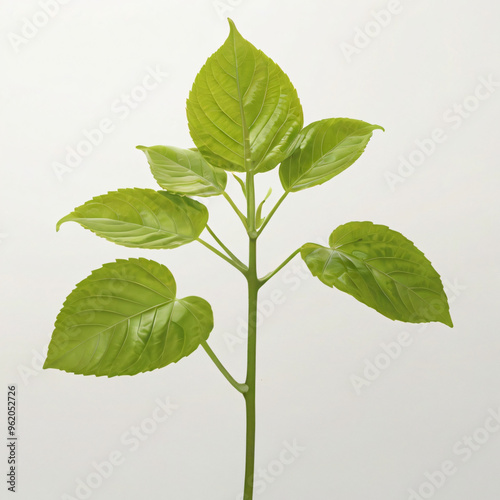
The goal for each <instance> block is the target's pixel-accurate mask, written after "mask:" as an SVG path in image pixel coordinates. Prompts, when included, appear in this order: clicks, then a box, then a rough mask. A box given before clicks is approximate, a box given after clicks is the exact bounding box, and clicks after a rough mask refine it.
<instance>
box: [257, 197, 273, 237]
mask: <svg viewBox="0 0 500 500" xmlns="http://www.w3.org/2000/svg"><path fill="white" fill-rule="evenodd" d="M272 192H273V188H269V191H268V192H267V194H266V196H265V198H264V199H263V200H262V201H261V202H260V204H259V206H258V207H257V213H256V214H255V218H256V223H257V229H259V227H260V226H262V223H263V222H264V220H265V217H262V208H263V207H264V203H265V202H266V201H267V199H268V198H269V196H271V193H272Z"/></svg>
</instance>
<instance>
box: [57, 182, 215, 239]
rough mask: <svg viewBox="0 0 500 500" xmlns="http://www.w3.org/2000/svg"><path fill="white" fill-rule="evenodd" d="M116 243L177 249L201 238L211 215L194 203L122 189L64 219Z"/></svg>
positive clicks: (93, 201)
mask: <svg viewBox="0 0 500 500" xmlns="http://www.w3.org/2000/svg"><path fill="white" fill-rule="evenodd" d="M69 221H74V222H78V223H79V224H81V225H82V226H83V227H85V228H86V229H90V230H91V231H92V232H93V233H95V234H97V236H101V237H102V238H106V239H107V240H109V241H112V242H113V243H117V244H119V245H123V246H126V247H135V248H176V247H178V246H180V245H184V244H186V243H189V242H191V241H193V240H196V239H197V238H198V236H199V235H200V234H201V232H202V231H203V229H204V228H205V226H206V225H207V221H208V211H207V209H206V207H205V206H204V205H202V204H201V203H198V202H197V201H195V200H192V199H190V198H186V197H184V196H178V195H176V194H170V193H165V192H164V191H159V192H158V191H154V190H153V189H139V188H134V189H119V190H118V191H113V192H110V193H108V194H104V195H102V196H96V197H95V198H93V199H92V200H90V201H88V202H87V203H85V204H83V205H81V206H80V207H77V208H75V210H74V211H73V212H72V213H70V214H69V215H67V216H66V217H63V218H62V219H61V220H60V221H59V222H58V223H57V227H56V228H57V230H59V227H60V226H61V224H63V223H64V222H69Z"/></svg>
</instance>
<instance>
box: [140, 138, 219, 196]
mask: <svg viewBox="0 0 500 500" xmlns="http://www.w3.org/2000/svg"><path fill="white" fill-rule="evenodd" d="M137 149H139V150H141V151H143V152H144V154H145V155H146V158H147V160H148V163H149V165H150V168H151V173H152V174H153V177H154V178H155V179H156V182H158V184H159V185H160V186H161V187H162V188H164V189H166V190H167V191H169V192H171V193H174V194H179V195H190V196H217V195H220V194H222V192H223V191H224V189H225V187H226V184H227V174H226V172H225V171H224V170H221V169H216V168H215V167H212V165H210V164H209V163H208V162H207V161H206V160H205V158H204V157H203V156H202V155H201V154H200V153H199V152H198V151H196V150H195V151H193V150H190V149H181V148H176V147H173V146H151V147H146V146H137Z"/></svg>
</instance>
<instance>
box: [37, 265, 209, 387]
mask: <svg viewBox="0 0 500 500" xmlns="http://www.w3.org/2000/svg"><path fill="white" fill-rule="evenodd" d="M175 293H176V285H175V280H174V277H173V276H172V273H171V272H170V271H169V270H168V269H167V268H166V267H165V266H163V265H161V264H158V263H157V262H154V261H152V260H146V259H129V260H117V261H116V262H112V263H110V264H105V265H104V266H103V267H101V268H100V269H97V270H95V271H93V272H92V274H91V275H90V276H89V277H87V278H85V279H84V280H83V281H81V282H80V283H78V285H76V288H75V289H74V290H73V291H72V292H71V293H70V295H69V296H68V297H67V299H66V301H65V302H64V305H63V308H62V309H61V312H60V313H59V315H58V316H57V320H56V324H55V330H54V333H53V334H52V339H51V341H50V345H49V351H48V355H47V359H46V361H45V364H44V365H43V367H44V368H58V369H60V370H64V371H66V372H71V373H77V374H82V375H97V376H102V375H107V376H108V377H114V376H116V375H135V374H137V373H141V372H147V371H151V370H155V369H157V368H162V367H163V366H166V365H168V364H170V363H175V362H177V361H179V359H181V358H183V357H185V356H188V355H189V354H191V353H192V352H193V351H194V350H195V349H196V348H197V347H198V346H199V345H200V343H201V342H202V341H205V340H206V339H207V338H208V336H209V334H210V332H211V331H212V328H213V315H212V309H211V307H210V304H209V303H208V302H206V301H205V300H203V299H202V298H200V297H186V298H184V299H177V298H176V297H175Z"/></svg>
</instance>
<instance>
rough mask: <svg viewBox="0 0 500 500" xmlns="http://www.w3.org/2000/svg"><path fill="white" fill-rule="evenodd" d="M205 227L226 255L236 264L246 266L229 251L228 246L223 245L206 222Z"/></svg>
mask: <svg viewBox="0 0 500 500" xmlns="http://www.w3.org/2000/svg"><path fill="white" fill-rule="evenodd" d="M205 228H206V230H207V231H208V232H209V233H210V236H212V238H213V239H214V240H215V241H216V242H217V243H218V244H219V245H220V247H221V248H222V249H223V250H224V251H225V252H226V253H227V254H228V256H229V257H231V259H233V260H234V261H235V262H236V263H237V264H239V265H240V266H242V267H243V268H246V266H245V264H243V262H241V260H240V259H238V257H236V255H234V253H233V252H231V250H229V248H228V247H227V246H226V245H224V243H223V242H222V241H221V239H220V238H219V237H218V236H217V235H216V234H215V233H214V231H213V229H212V228H211V227H210V226H209V225H208V224H207V225H206V226H205Z"/></svg>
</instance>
